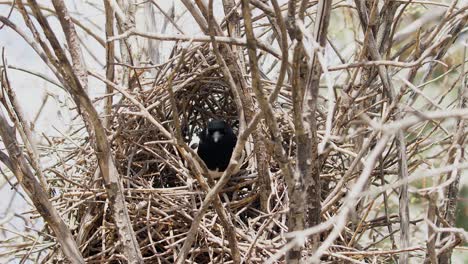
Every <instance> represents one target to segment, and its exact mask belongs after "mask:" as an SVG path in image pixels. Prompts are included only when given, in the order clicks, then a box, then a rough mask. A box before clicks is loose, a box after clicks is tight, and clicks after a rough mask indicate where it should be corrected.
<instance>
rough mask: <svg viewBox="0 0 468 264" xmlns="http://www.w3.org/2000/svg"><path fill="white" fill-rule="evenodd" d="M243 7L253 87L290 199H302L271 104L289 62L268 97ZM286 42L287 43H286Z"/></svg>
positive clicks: (292, 218) (248, 17)
mask: <svg viewBox="0 0 468 264" xmlns="http://www.w3.org/2000/svg"><path fill="white" fill-rule="evenodd" d="M242 9H243V13H244V24H245V30H246V35H247V44H248V45H247V46H248V47H249V50H248V52H249V58H250V60H249V61H250V71H251V74H252V88H253V90H254V92H255V94H256V97H257V100H258V102H259V105H260V110H261V113H262V114H263V115H264V118H265V120H266V122H267V124H268V127H269V128H270V131H271V134H272V138H273V142H274V150H275V151H274V156H275V159H276V160H277V161H278V162H279V164H280V166H281V170H282V172H283V173H284V174H285V178H286V182H287V184H288V194H289V197H290V201H291V200H293V199H295V198H297V199H302V198H303V197H302V194H300V193H297V192H296V191H297V189H296V182H295V179H294V175H293V170H292V167H291V166H290V164H289V161H288V158H287V156H286V151H285V150H284V149H283V147H282V146H281V143H282V142H283V139H282V136H281V133H280V130H279V126H278V122H277V120H276V117H275V115H274V111H273V108H272V106H271V103H272V100H271V99H274V98H275V97H276V95H277V94H278V92H279V87H281V83H282V82H283V80H284V76H285V72H286V66H287V65H286V63H287V60H285V61H284V62H283V63H282V71H281V73H282V74H281V75H280V77H281V78H280V79H279V80H278V83H277V84H278V85H277V86H276V88H275V91H273V93H272V94H271V97H270V98H268V99H267V98H266V96H265V94H264V92H263V90H262V87H261V82H260V76H259V69H258V66H257V65H258V61H257V56H256V38H255V35H254V32H253V27H252V20H251V19H252V18H251V14H250V9H249V3H248V0H244V1H242ZM278 9H279V8H278V6H277V3H276V10H278ZM281 24H282V25H284V23H283V21H281ZM282 28H283V30H282V37H283V45H282V46H283V47H282V50H283V51H286V52H287V48H286V47H285V46H287V44H286V43H284V41H285V38H286V29H285V27H284V26H283V27H282ZM285 44H286V45H285ZM283 56H287V54H285V53H284V55H283ZM295 203H300V201H291V205H290V207H289V210H290V214H289V217H290V219H289V220H288V223H291V225H289V224H288V226H289V227H290V228H291V229H290V230H289V231H290V232H291V231H297V230H302V228H299V229H298V227H300V226H297V225H295V224H294V223H296V221H297V220H296V219H295V218H296V217H297V215H296V214H295V213H294V212H296V209H295V205H294V204H295Z"/></svg>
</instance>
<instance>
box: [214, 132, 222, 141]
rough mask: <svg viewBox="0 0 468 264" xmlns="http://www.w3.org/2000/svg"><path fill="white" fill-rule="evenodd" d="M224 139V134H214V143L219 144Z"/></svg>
mask: <svg viewBox="0 0 468 264" xmlns="http://www.w3.org/2000/svg"><path fill="white" fill-rule="evenodd" d="M222 137H223V134H221V133H220V132H219V131H215V132H214V133H213V141H214V142H215V143H218V141H219V140H220V139H221V138H222Z"/></svg>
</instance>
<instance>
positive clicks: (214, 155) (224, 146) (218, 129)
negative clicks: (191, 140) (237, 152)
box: [197, 120, 237, 177]
mask: <svg viewBox="0 0 468 264" xmlns="http://www.w3.org/2000/svg"><path fill="white" fill-rule="evenodd" d="M199 138H200V143H199V144H198V150H197V153H198V156H200V158H201V159H202V160H203V161H204V162H205V164H206V166H207V167H208V169H209V170H210V173H211V174H212V175H213V176H218V177H219V176H220V175H219V172H223V171H225V170H226V168H227V166H228V165H229V160H230V159H231V155H232V151H233V150H234V147H235V146H236V142H237V137H236V135H235V134H234V132H233V131H232V128H231V127H230V126H229V125H228V124H227V123H226V122H225V121H223V120H212V121H210V122H208V125H207V127H206V128H205V129H203V131H202V132H200V134H199ZM216 172H218V174H216Z"/></svg>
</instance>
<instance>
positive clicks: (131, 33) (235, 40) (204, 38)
mask: <svg viewBox="0 0 468 264" xmlns="http://www.w3.org/2000/svg"><path fill="white" fill-rule="evenodd" d="M130 36H140V37H144V38H149V39H158V40H165V41H193V42H210V41H211V37H210V36H206V35H202V36H187V35H170V34H159V33H151V32H142V31H139V30H137V29H135V28H131V29H129V30H127V31H125V32H124V33H122V34H120V35H117V36H115V37H112V38H110V39H108V40H107V41H116V40H121V39H126V38H128V37H130ZM215 38H216V41H217V42H220V43H224V44H231V45H239V46H245V45H246V42H245V40H243V39H239V38H233V37H224V36H216V37H215ZM258 47H259V48H260V49H261V50H264V51H266V52H268V53H270V54H271V55H273V56H275V57H276V58H278V59H280V58H281V57H280V55H279V52H278V51H277V50H276V48H274V47H272V46H270V45H269V44H267V43H265V42H263V41H259V43H258Z"/></svg>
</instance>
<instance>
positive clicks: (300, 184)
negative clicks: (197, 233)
mask: <svg viewBox="0 0 468 264" xmlns="http://www.w3.org/2000/svg"><path fill="white" fill-rule="evenodd" d="M302 3H305V1H302ZM296 6H297V2H296V0H290V1H289V2H288V19H287V24H286V25H287V29H288V33H289V35H290V38H291V40H293V41H294V44H293V47H294V49H293V50H294V52H293V58H292V74H291V77H290V78H291V81H290V82H291V88H292V105H293V112H292V114H293V124H294V132H295V133H294V134H295V137H294V139H295V144H296V146H297V147H296V148H297V149H296V158H295V159H296V166H295V167H296V168H295V172H294V176H293V178H291V179H292V180H291V182H288V186H291V187H292V188H294V189H292V190H288V198H289V213H288V229H289V230H290V231H298V230H303V229H304V228H305V225H306V215H307V209H306V204H305V200H306V192H305V188H306V187H307V186H305V184H304V178H305V177H308V176H310V175H311V168H312V167H313V166H312V164H311V163H312V162H315V160H312V157H311V155H312V146H311V137H309V136H308V135H307V132H310V131H306V129H305V122H304V121H306V120H305V119H304V110H303V106H304V105H305V104H304V93H305V86H306V84H305V82H306V81H307V80H306V77H307V70H308V69H307V67H308V66H307V62H306V61H305V59H304V54H305V53H304V46H303V45H302V44H301V41H302V37H303V36H302V33H301V32H300V31H299V30H298V29H297V22H296V20H297V19H302V20H303V19H304V12H305V10H304V8H303V7H302V8H301V10H300V11H299V18H297V17H296V13H297V12H296ZM307 126H308V127H310V126H311V124H310V122H309V120H307ZM286 179H287V178H286ZM302 246H303V245H302V244H293V246H292V248H291V249H290V250H288V251H287V253H286V262H288V263H300V261H301V258H302V256H301V255H302V254H301V250H302Z"/></svg>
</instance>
